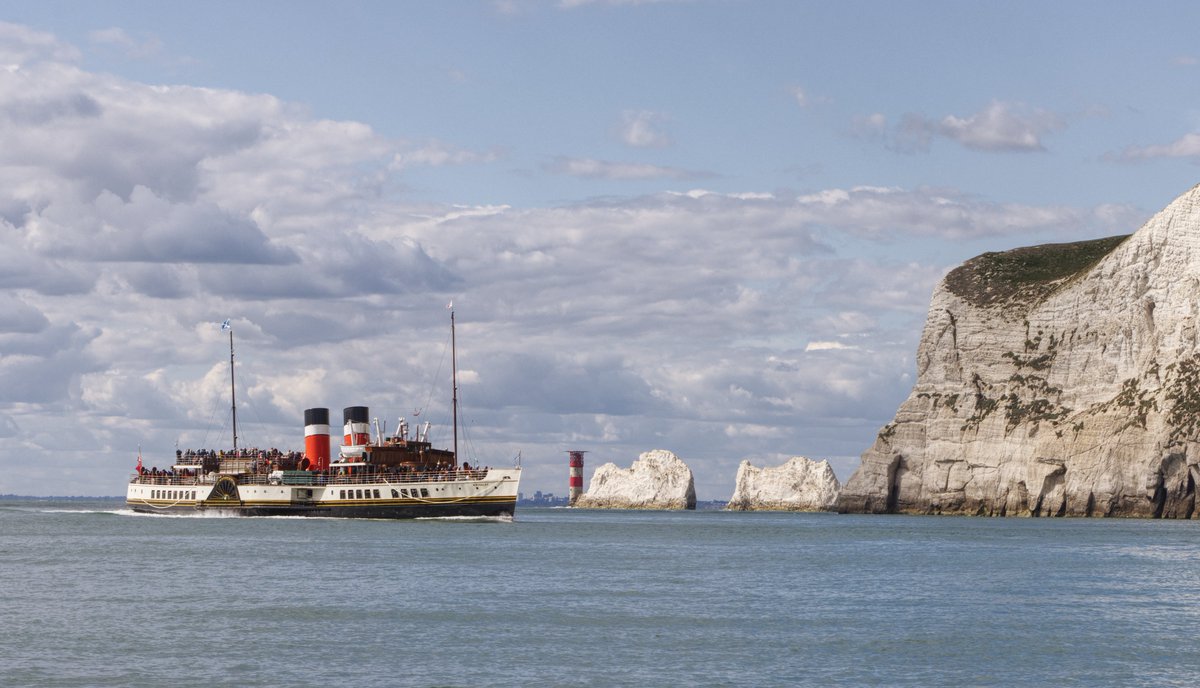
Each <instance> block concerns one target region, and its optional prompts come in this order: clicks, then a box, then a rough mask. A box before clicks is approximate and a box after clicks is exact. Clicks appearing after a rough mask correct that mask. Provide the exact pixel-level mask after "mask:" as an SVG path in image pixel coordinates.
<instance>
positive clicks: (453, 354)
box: [448, 301, 458, 466]
mask: <svg viewBox="0 0 1200 688" xmlns="http://www.w3.org/2000/svg"><path fill="white" fill-rule="evenodd" d="M448 308H449V309H450V369H451V371H452V372H451V376H450V379H451V383H452V386H453V390H452V394H451V397H450V399H451V403H452V405H453V407H454V409H453V410H454V413H453V415H454V465H455V466H458V348H457V347H456V346H455V343H454V302H453V301H451V302H450V305H449V306H448Z"/></svg>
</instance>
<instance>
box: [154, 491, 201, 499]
mask: <svg viewBox="0 0 1200 688" xmlns="http://www.w3.org/2000/svg"><path fill="white" fill-rule="evenodd" d="M195 498H196V491H195V490H150V499H195Z"/></svg>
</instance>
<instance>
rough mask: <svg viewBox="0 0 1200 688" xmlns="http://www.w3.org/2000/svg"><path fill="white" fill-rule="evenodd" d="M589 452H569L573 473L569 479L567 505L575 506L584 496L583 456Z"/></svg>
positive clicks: (571, 472)
mask: <svg viewBox="0 0 1200 688" xmlns="http://www.w3.org/2000/svg"><path fill="white" fill-rule="evenodd" d="M586 453H587V452H582V451H569V452H567V454H569V455H570V457H571V461H570V466H571V471H570V474H569V477H568V479H567V505H568V506H569V505H573V504H575V500H577V499H579V495H581V494H583V455H584V454H586Z"/></svg>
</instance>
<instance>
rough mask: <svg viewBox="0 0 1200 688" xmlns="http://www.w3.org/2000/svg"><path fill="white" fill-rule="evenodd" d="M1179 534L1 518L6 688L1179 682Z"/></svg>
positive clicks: (1192, 637)
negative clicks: (45, 687) (82, 687)
mask: <svg viewBox="0 0 1200 688" xmlns="http://www.w3.org/2000/svg"><path fill="white" fill-rule="evenodd" d="M1197 574H1200V524H1196V523H1188V522H1182V523H1181V522H1174V521H1128V520H1051V519H1023V520H1018V519H971V518H953V517H903V516H890V517H875V516H838V515H830V514H808V515H796V514H747V513H725V512H696V513H662V512H657V513H641V512H619V511H618V512H609V511H577V510H567V509H523V510H519V511H518V515H517V518H516V519H515V520H514V521H511V522H496V521H483V522H480V521H437V520H434V521H340V520H326V519H294V518H278V519H252V518H187V517H159V516H140V515H133V514H131V513H128V512H125V511H124V510H123V509H122V505H121V503H120V502H112V501H95V502H78V501H57V502H56V501H48V500H4V501H0V579H2V580H3V582H4V586H5V591H4V594H3V595H0V625H2V626H3V628H4V633H2V634H0V677H2V678H0V683H3V685H6V686H166V685H171V686H205V687H206V688H207V687H210V686H226V685H228V686H233V685H237V686H281V685H289V686H330V685H347V686H349V685H354V686H447V685H449V686H511V685H557V686H664V685H697V686H723V685H725V686H733V685H738V686H742V685H753V686H783V685H821V686H829V685H845V686H857V685H907V686H928V685H943V686H964V685H1029V684H1034V683H1039V684H1042V683H1055V684H1060V685H1081V686H1084V685H1086V686H1096V685H1110V686H1126V685H1133V684H1139V685H1193V684H1194V683H1195V682H1196V680H1197V675H1198V673H1197V672H1198V671H1200V641H1198V640H1197V637H1200V592H1197V588H1198V586H1197V584H1196V580H1197Z"/></svg>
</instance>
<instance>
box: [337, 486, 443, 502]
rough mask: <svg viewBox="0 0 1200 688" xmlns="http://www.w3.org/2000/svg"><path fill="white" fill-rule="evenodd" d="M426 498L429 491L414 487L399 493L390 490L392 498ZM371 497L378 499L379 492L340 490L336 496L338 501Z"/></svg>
mask: <svg viewBox="0 0 1200 688" xmlns="http://www.w3.org/2000/svg"><path fill="white" fill-rule="evenodd" d="M372 492H373V493H374V495H372ZM428 496H429V490H428V489H427V488H424V487H422V488H416V487H414V488H412V489H408V488H401V489H400V490H399V491H397V490H395V489H393V490H392V497H393V498H398V497H404V498H408V497H428ZM372 497H374V498H375V499H380V496H379V490H340V491H339V494H338V499H371V498H372Z"/></svg>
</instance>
